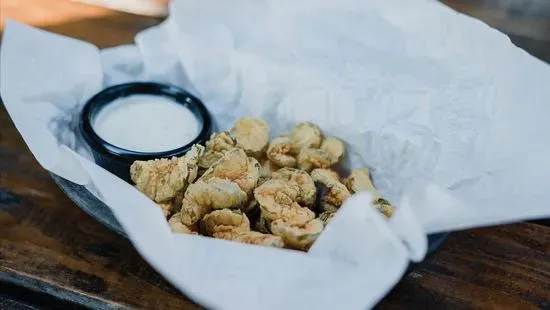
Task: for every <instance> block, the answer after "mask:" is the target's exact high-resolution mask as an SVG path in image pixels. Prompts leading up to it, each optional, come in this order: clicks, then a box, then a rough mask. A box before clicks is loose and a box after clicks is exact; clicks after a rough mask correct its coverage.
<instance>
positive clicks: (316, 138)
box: [287, 122, 323, 155]
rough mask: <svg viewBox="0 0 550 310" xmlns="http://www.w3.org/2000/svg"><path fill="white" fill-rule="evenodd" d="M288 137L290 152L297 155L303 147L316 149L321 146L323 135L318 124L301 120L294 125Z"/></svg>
mask: <svg viewBox="0 0 550 310" xmlns="http://www.w3.org/2000/svg"><path fill="white" fill-rule="evenodd" d="M287 136H288V137H289V138H290V144H291V153H292V154H293V155H298V154H300V152H301V151H302V150H303V149H307V148H313V149H317V148H319V147H320V146H321V141H322V140H323V136H322V134H321V129H320V128H319V126H317V125H315V124H313V123H310V122H303V123H299V124H298V125H296V126H295V127H294V128H293V129H292V131H291V132H290V133H289V134H288V135H287Z"/></svg>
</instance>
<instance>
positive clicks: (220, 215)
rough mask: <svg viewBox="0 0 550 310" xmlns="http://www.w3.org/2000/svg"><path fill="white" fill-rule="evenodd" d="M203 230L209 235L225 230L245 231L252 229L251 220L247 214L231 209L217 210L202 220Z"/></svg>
mask: <svg viewBox="0 0 550 310" xmlns="http://www.w3.org/2000/svg"><path fill="white" fill-rule="evenodd" d="M200 227H201V232H203V233H204V234H205V235H207V236H212V235H214V234H215V233H224V232H244V231H249V230H250V221H249V220H248V217H246V215H245V214H243V213H241V212H239V211H234V210H230V209H221V210H215V211H212V212H210V213H208V214H206V215H205V216H204V217H203V219H202V220H201V224H200Z"/></svg>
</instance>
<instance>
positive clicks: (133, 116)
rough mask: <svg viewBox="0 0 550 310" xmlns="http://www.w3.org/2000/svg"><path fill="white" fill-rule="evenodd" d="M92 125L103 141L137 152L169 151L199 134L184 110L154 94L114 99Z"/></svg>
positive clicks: (186, 109)
mask: <svg viewBox="0 0 550 310" xmlns="http://www.w3.org/2000/svg"><path fill="white" fill-rule="evenodd" d="M92 126H93V128H94V130H95V132H96V133H97V134H98V135H99V136H100V137H101V138H102V139H103V140H105V141H107V142H109V143H110V144H113V145H116V146H118V147H120V148H123V149H126V150H131V151H137V152H162V151H169V150H173V149H176V148H179V147H182V146H184V145H186V144H188V143H189V142H191V141H192V140H193V139H195V138H196V137H197V136H198V134H199V132H200V124H199V121H198V120H197V118H196V117H195V115H194V114H193V113H192V112H191V111H190V110H189V109H188V108H187V107H185V106H184V105H181V104H179V103H177V102H175V101H173V100H170V99H169V98H166V97H162V96H154V95H133V96H129V97H124V98H119V99H116V100H115V101H113V102H111V103H109V104H107V105H106V106H105V107H104V108H102V109H101V110H100V111H99V112H98V114H97V116H96V117H95V120H94V121H93V125H92Z"/></svg>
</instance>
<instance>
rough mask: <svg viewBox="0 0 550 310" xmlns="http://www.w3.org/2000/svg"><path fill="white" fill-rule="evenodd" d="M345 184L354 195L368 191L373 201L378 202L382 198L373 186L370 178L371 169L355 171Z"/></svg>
mask: <svg viewBox="0 0 550 310" xmlns="http://www.w3.org/2000/svg"><path fill="white" fill-rule="evenodd" d="M344 182H345V184H346V186H347V188H348V189H349V190H350V191H351V192H353V193H358V192H362V191H368V192H369V193H370V194H371V195H372V200H373V201H376V200H378V199H380V198H381V197H382V196H381V195H380V193H378V191H377V190H376V188H375V187H374V185H373V184H372V181H371V179H370V176H369V168H360V169H355V170H353V171H352V172H351V174H350V175H349V176H348V177H347V178H346V180H345V181H344Z"/></svg>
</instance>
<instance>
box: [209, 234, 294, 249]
mask: <svg viewBox="0 0 550 310" xmlns="http://www.w3.org/2000/svg"><path fill="white" fill-rule="evenodd" d="M213 237H214V238H218V239H225V240H231V241H237V242H241V243H247V244H255V245H263V246H269V247H274V248H282V247H284V246H285V243H284V242H283V239H282V238H281V237H279V236H274V235H270V234H262V233H260V232H257V231H245V232H225V233H215V234H214V235H213Z"/></svg>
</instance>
